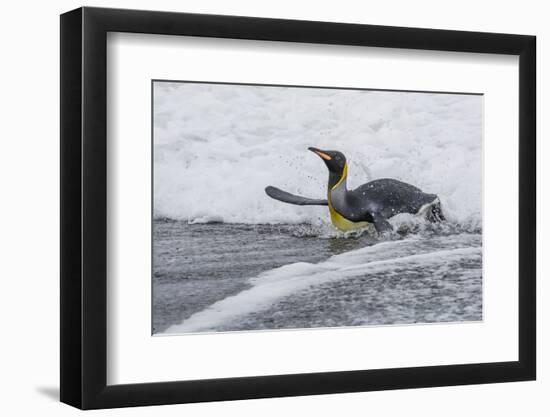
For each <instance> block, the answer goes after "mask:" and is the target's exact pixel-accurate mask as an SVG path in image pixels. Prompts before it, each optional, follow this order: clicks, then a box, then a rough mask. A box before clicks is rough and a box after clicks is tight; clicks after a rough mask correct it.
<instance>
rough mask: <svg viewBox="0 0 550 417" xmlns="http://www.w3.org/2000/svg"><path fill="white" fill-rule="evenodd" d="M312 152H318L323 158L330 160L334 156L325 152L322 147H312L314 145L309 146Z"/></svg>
mask: <svg viewBox="0 0 550 417" xmlns="http://www.w3.org/2000/svg"><path fill="white" fill-rule="evenodd" d="M308 149H309V150H310V151H311V152H314V153H316V154H317V155H319V156H320V157H321V158H322V159H324V160H325V161H330V160H331V159H332V156H330V155H328V154H326V153H325V152H323V151H322V150H321V149H317V148H312V147H309V148H308Z"/></svg>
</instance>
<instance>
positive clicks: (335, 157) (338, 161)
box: [308, 148, 346, 177]
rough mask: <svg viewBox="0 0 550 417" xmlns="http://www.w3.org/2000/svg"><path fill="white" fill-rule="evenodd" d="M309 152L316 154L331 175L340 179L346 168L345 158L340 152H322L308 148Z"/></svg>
mask: <svg viewBox="0 0 550 417" xmlns="http://www.w3.org/2000/svg"><path fill="white" fill-rule="evenodd" d="M308 149H309V150H310V151H311V152H314V153H316V154H317V155H318V156H319V157H320V158H321V159H322V160H323V161H324V162H325V165H326V166H327V168H328V170H329V171H330V173H331V174H335V175H337V176H338V177H340V176H341V175H342V173H343V171H344V168H345V166H346V157H345V156H344V154H343V153H342V152H338V151H323V150H321V149H317V148H308Z"/></svg>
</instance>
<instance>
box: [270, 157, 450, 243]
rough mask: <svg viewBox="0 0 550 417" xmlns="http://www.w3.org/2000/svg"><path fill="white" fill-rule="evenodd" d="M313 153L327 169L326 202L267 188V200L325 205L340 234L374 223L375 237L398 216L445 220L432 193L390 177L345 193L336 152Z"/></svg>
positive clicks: (343, 166) (342, 161)
mask: <svg viewBox="0 0 550 417" xmlns="http://www.w3.org/2000/svg"><path fill="white" fill-rule="evenodd" d="M308 149H309V150H310V151H312V152H314V153H315V154H317V155H318V156H319V157H320V158H321V159H322V160H323V161H324V163H325V165H326V166H327V168H328V172H329V175H328V188H327V199H326V200H325V199H312V198H306V197H301V196H297V195H294V194H290V193H287V192H286V191H283V190H280V189H279V188H276V187H272V186H268V187H267V188H266V189H265V192H266V194H267V195H268V196H270V197H271V198H274V199H275V200H279V201H282V202H284V203H289V204H296V205H301V206H306V205H310V206H328V209H329V213H330V219H331V222H332V224H333V225H334V226H335V227H336V228H337V229H339V230H342V231H344V232H347V231H351V230H356V229H361V228H364V227H366V226H368V225H369V224H371V223H372V224H374V227H375V228H376V231H377V232H378V233H379V234H382V233H386V232H389V231H391V230H392V229H393V227H392V225H391V224H390V223H389V222H388V219H389V218H391V217H393V216H395V215H396V214H399V213H410V214H415V215H422V216H424V217H425V218H426V219H428V220H429V221H432V222H439V221H443V220H445V218H444V216H443V213H442V211H441V204H440V201H439V198H438V196H437V195H436V194H428V193H425V192H423V191H422V190H420V189H419V188H417V187H415V186H413V185H410V184H407V183H405V182H402V181H398V180H395V179H391V178H381V179H377V180H374V181H370V182H367V183H366V184H363V185H361V186H360V187H358V188H356V189H354V190H348V187H347V177H348V164H347V161H346V157H345V156H344V154H343V153H342V152H339V151H324V150H321V149H317V148H308Z"/></svg>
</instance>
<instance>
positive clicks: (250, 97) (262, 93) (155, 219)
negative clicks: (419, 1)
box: [61, 7, 536, 409]
mask: <svg viewBox="0 0 550 417" xmlns="http://www.w3.org/2000/svg"><path fill="white" fill-rule="evenodd" d="M535 102H536V100H535V38H534V37H533V36H526V35H509V34H493V33H474V32H459V31H446V30H432V29H416V28H398V27H385V26H372V25H357V24H342V23H328V22H311V21H292V20H278V19H265V18H252V17H237V16H215V15H198V14H185V13H168V12H150V11H135V10H117V9H100V8H87V7H86V8H80V9H77V10H74V11H71V12H68V13H66V14H64V15H62V16H61V164H62V165H61V219H62V222H61V400H62V401H63V402H65V403H67V404H70V405H73V406H76V407H79V408H83V409H90V408H110V407H123V406H138V405H154V404H173V403H186V402H199V401H216V400H232V399H247V398H264V397H277V396H296V395H313V394H325V393H341V392H354V391H355V392H356V391H371V390H386V389H399V388H416V387H433V386H445V385H461V384H479V383H492V382H505V381H523V380H532V379H535V375H536V351H535V345H536V343H535V341H536V339H535V338H536V335H535V328H536V317H535V310H536V307H535V299H536V296H535V295H536V294H535V288H536V286H535V278H536V276H535V272H536V268H535V249H536V239H535V237H536V223H535V220H536V211H535V201H536V195H535V160H536V158H535Z"/></svg>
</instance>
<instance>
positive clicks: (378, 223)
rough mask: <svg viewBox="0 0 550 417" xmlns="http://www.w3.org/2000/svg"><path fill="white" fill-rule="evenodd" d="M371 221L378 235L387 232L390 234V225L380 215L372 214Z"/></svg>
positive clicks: (391, 228)
mask: <svg viewBox="0 0 550 417" xmlns="http://www.w3.org/2000/svg"><path fill="white" fill-rule="evenodd" d="M371 215H372V219H373V220H374V228H375V229H376V231H377V232H378V234H379V235H380V234H383V233H387V232H391V231H392V230H393V227H392V225H391V224H390V222H389V221H388V220H386V218H385V217H384V216H382V215H381V214H380V213H372V214H371Z"/></svg>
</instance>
